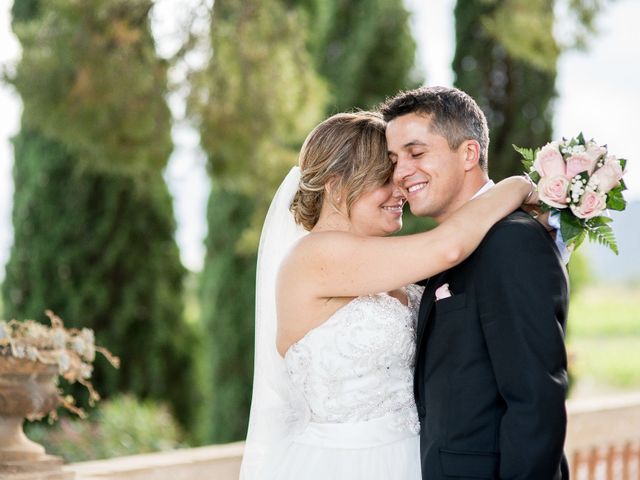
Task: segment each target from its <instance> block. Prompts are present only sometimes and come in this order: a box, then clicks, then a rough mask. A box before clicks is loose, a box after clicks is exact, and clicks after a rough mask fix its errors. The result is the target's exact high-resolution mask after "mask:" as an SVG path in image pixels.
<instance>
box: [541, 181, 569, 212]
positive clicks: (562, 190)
mask: <svg viewBox="0 0 640 480" xmlns="http://www.w3.org/2000/svg"><path fill="white" fill-rule="evenodd" d="M569 183H570V182H569V179H568V178H567V177H565V176H564V175H556V176H555V177H542V178H541V179H540V182H538V196H539V197H540V200H541V201H543V202H544V203H546V204H547V205H549V206H550V207H556V208H566V207H567V204H568V203H569V202H567V197H568V196H569V193H568V190H569Z"/></svg>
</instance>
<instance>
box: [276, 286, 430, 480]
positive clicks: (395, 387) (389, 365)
mask: <svg viewBox="0 0 640 480" xmlns="http://www.w3.org/2000/svg"><path fill="white" fill-rule="evenodd" d="M405 292H406V294H407V298H408V306H405V305H404V304H402V303H401V302H400V301H399V300H398V299H396V298H394V297H392V296H389V295H387V294H378V295H370V296H364V297H358V298H356V299H354V300H352V301H350V302H349V303H347V304H346V305H344V306H343V307H341V308H340V309H339V310H338V311H337V312H336V313H334V314H333V315H332V316H331V317H330V318H329V319H328V320H327V321H326V322H325V323H323V324H321V325H320V326H318V327H316V328H315V329H313V330H311V331H310V332H308V333H307V334H306V335H305V336H304V337H303V338H302V339H301V340H299V341H298V342H297V343H295V344H294V345H293V346H291V347H290V348H289V350H288V351H287V353H286V355H285V358H284V361H285V365H286V369H287V372H288V374H289V376H290V379H291V381H292V384H293V388H294V389H295V390H296V393H298V394H300V396H301V398H303V399H304V406H305V408H306V411H307V422H305V425H304V426H303V427H302V428H300V429H299V432H298V433H297V434H295V435H293V436H292V437H291V438H290V439H288V441H287V442H286V443H285V444H284V445H282V447H281V448H280V449H279V453H278V454H274V456H273V457H272V458H271V459H269V462H268V466H267V468H266V474H265V476H264V478H266V479H270V480H294V479H296V480H299V479H305V480H320V479H322V480H327V479H332V480H341V479H344V480H347V479H349V480H358V479H362V480H365V479H366V480H376V479H380V480H383V479H384V480H389V479H400V480H413V479H415V480H418V479H421V473H420V442H419V435H418V433H419V422H418V415H417V412H416V405H415V402H414V398H413V368H414V361H415V348H416V347H415V325H416V319H417V315H418V307H419V305H420V297H421V294H422V287H419V286H417V285H410V286H408V287H406V288H405Z"/></svg>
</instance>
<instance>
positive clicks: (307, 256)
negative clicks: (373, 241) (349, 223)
mask: <svg viewBox="0 0 640 480" xmlns="http://www.w3.org/2000/svg"><path fill="white" fill-rule="evenodd" d="M357 238H358V236H357V235H354V234H352V233H349V232H339V231H323V232H311V233H309V234H308V235H305V236H304V237H302V238H301V239H300V240H298V241H297V242H296V243H295V244H294V245H293V247H292V248H291V250H289V252H288V253H287V255H286V256H285V257H284V260H283V262H282V264H281V267H280V275H287V274H289V273H296V272H299V271H300V270H308V269H314V268H319V267H321V266H322V263H323V262H325V261H327V260H328V259H329V257H330V256H334V255H335V254H336V253H337V251H339V250H342V249H344V248H345V247H346V246H347V245H349V244H350V243H352V242H354V241H356V240H357Z"/></svg>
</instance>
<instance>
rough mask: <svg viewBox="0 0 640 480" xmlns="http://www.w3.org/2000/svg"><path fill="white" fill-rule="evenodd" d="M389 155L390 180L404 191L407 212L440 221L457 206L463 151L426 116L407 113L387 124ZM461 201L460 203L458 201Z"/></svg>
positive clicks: (462, 168) (462, 182)
mask: <svg viewBox="0 0 640 480" xmlns="http://www.w3.org/2000/svg"><path fill="white" fill-rule="evenodd" d="M386 134H387V144H388V149H389V157H390V158H391V161H392V162H393V163H394V164H395V170H394V174H393V180H394V183H395V184H396V185H397V186H398V187H399V188H400V189H401V190H402V192H403V193H404V194H405V196H406V198H407V201H408V202H409V206H410V207H411V212H412V213H413V214H414V215H417V216H419V217H433V218H435V219H436V220H437V221H439V222H440V221H442V220H444V219H445V218H446V217H447V216H448V215H449V214H450V213H452V212H454V211H455V210H456V209H457V208H459V207H460V206H461V205H459V203H461V202H460V201H458V197H459V192H460V191H462V188H463V184H464V178H465V153H464V149H463V148H462V145H461V147H460V148H458V149H456V150H452V149H451V148H450V147H449V143H448V142H447V139H446V138H445V137H443V136H442V135H440V134H439V133H437V132H435V131H434V130H433V128H432V125H431V119H430V118H429V117H428V116H423V115H418V114H415V113H410V114H407V115H402V116H400V117H397V118H395V119H393V120H391V121H390V122H389V123H388V124H387V133H386ZM462 203H463V202H462Z"/></svg>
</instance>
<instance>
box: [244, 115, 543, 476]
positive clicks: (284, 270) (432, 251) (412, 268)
mask: <svg viewBox="0 0 640 480" xmlns="http://www.w3.org/2000/svg"><path fill="white" fill-rule="evenodd" d="M384 130H385V124H384V122H383V121H382V119H381V118H380V117H379V116H378V115H377V114H374V113H369V112H358V113H343V114H338V115H334V116H332V117H330V118H329V119H327V120H325V121H324V122H322V123H321V124H320V125H318V126H317V127H316V128H315V129H314V130H313V131H312V132H311V133H310V134H309V136H308V137H307V139H306V141H305V143H304V145H303V147H302V150H301V152H300V157H299V167H294V168H293V169H292V170H291V172H290V173H289V175H288V176H287V177H286V178H285V180H284V181H283V183H282V185H281V186H280V188H279V190H278V192H277V193H276V195H275V197H274V199H273V201H272V204H271V207H270V209H269V213H268V214H267V218H266V220H265V225H264V228H263V232H262V237H261V240H260V250H259V256H258V275H257V284H256V357H255V373H254V386H253V398H252V405H251V417H250V421H249V430H248V434H247V442H246V446H245V454H244V458H243V463H242V469H241V474H240V477H241V478H242V479H244V480H254V479H260V480H262V479H269V480H276V479H277V480H289V479H291V480H293V479H296V480H298V479H305V480H316V479H317V480H320V479H322V480H325V479H333V480H341V479H345V480H346V479H349V480H354V479H355V480H358V479H362V480H364V479H366V480H376V479H380V480H382V479H385V480H387V479H390V478H394V479H415V480H419V479H421V469H420V456H419V453H420V452H419V450H420V446H419V435H418V431H419V423H418V417H417V413H416V406H415V403H414V398H413V368H414V354H415V344H414V342H415V324H416V319H417V315H418V308H419V303H420V296H421V293H422V287H420V286H418V285H415V284H414V283H415V282H418V281H420V280H422V279H424V278H426V277H430V276H432V275H434V274H436V273H439V272H442V271H444V270H447V269H449V268H451V267H453V266H455V265H457V264H458V263H460V262H461V261H462V260H464V259H465V258H466V257H467V256H469V255H470V254H471V253H472V251H473V250H474V249H475V248H476V247H477V246H478V245H479V243H480V241H481V240H482V238H483V236H484V235H485V234H486V233H487V231H488V230H489V229H490V228H491V226H492V225H493V224H494V223H495V222H497V221H498V220H500V219H501V218H502V217H504V216H506V215H507V214H509V213H510V212H512V211H513V210H515V209H516V208H517V207H519V206H520V205H521V204H522V203H523V201H524V199H525V198H529V197H532V196H533V197H536V196H535V195H532V191H533V190H532V185H531V184H530V182H529V181H527V180H526V179H525V178H524V177H511V178H508V179H506V180H504V181H502V182H500V183H499V184H498V185H496V186H495V187H494V188H493V189H492V190H490V191H489V192H487V193H485V194H483V195H481V196H480V197H479V198H477V199H475V200H472V201H470V202H469V203H468V204H466V205H465V206H464V207H462V208H461V209H460V210H458V211H457V212H456V213H455V214H454V215H452V216H451V217H450V218H449V219H448V220H446V221H445V222H443V223H442V224H440V225H439V226H438V227H437V228H435V229H433V230H431V231H429V232H424V233H420V234H416V235H408V236H401V237H390V238H385V237H386V236H388V235H390V234H392V233H394V232H397V231H398V230H399V229H400V228H401V227H402V206H403V203H404V198H403V197H402V195H401V194H400V192H399V191H398V190H397V189H396V188H395V187H394V185H393V184H392V183H391V175H392V173H393V165H392V164H391V162H390V161H389V159H388V155H387V147H386V142H385V132H384ZM534 200H536V198H532V199H531V201H534Z"/></svg>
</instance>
